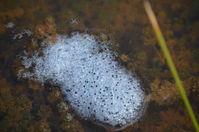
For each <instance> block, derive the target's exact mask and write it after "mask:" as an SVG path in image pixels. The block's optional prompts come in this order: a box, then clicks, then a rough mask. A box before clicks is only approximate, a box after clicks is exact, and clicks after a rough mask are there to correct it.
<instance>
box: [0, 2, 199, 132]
mask: <svg viewBox="0 0 199 132" xmlns="http://www.w3.org/2000/svg"><path fill="white" fill-rule="evenodd" d="M151 4H152V6H153V8H154V11H155V13H156V15H157V18H158V21H159V23H160V26H161V28H162V30H163V33H164V35H165V38H166V40H167V42H168V46H169V48H170V51H171V53H172V56H173V59H174V61H175V64H176V67H177V69H178V71H179V73H180V76H181V78H182V80H183V82H184V85H185V88H186V91H187V93H188V95H189V99H190V102H191V104H192V106H193V109H194V111H195V113H196V116H197V118H199V112H198V110H199V105H198V101H199V68H198V67H199V45H198V42H199V30H198V29H199V16H198V14H199V2H198V0H189V1H188V0H181V1H178V0H167V1H158V0H153V1H151ZM74 31H78V32H86V33H89V34H93V35H96V36H98V39H99V41H107V40H111V41H112V45H111V48H112V50H113V51H114V52H115V53H117V54H118V57H117V59H118V61H119V62H120V63H121V65H123V66H124V67H126V68H127V69H128V70H130V71H132V73H135V74H136V75H137V76H138V77H139V78H141V81H142V83H143V84H142V85H143V89H144V90H145V91H146V93H147V97H146V101H148V108H147V110H146V113H145V114H144V115H143V117H142V118H141V119H140V120H139V121H138V122H137V123H135V124H133V125H131V126H129V127H128V128H126V129H124V130H122V132H193V131H194V128H193V126H192V124H191V121H190V119H189V117H188V115H187V112H186V109H185V107H184V105H183V103H182V101H181V99H180V96H179V93H178V90H177V88H176V86H175V83H174V82H173V79H172V77H171V75H170V72H169V69H168V67H167V65H166V63H165V60H164V57H163V55H162V53H161V51H160V48H159V46H158V44H157V41H156V39H155V37H154V34H153V31H152V29H151V25H150V23H149V21H148V18H147V16H146V14H145V11H144V8H143V1H141V0H123V1H120V0H57V1H54V0H45V1H44V0H29V1H26V0H1V1H0V126H1V127H0V131H1V132H21V131H24V132H27V131H28V132H29V131H30V132H51V131H52V132H106V131H109V130H106V129H104V128H102V127H99V126H97V125H95V124H93V123H91V122H86V121H84V120H82V119H79V117H78V116H77V115H75V113H74V112H73V110H71V109H70V108H68V107H69V106H68V105H67V103H66V102H64V100H63V98H64V97H63V95H62V94H61V92H60V90H59V87H58V86H55V85H52V84H50V83H46V84H44V85H41V84H39V83H36V82H33V81H29V80H26V79H19V78H18V77H17V74H18V73H19V72H24V70H25V69H24V68H23V66H22V65H21V60H20V58H19V56H20V55H23V54H24V51H27V52H29V53H30V55H31V54H32V53H33V52H34V51H35V50H37V49H38V48H39V47H41V42H42V41H43V40H44V39H46V38H50V39H49V41H51V42H55V41H56V34H70V33H71V32H74Z"/></svg>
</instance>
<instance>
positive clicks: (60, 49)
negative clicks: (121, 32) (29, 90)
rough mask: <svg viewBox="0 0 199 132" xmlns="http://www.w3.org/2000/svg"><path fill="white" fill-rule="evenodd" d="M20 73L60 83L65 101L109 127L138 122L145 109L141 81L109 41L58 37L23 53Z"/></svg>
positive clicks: (81, 113) (87, 37)
mask: <svg viewBox="0 0 199 132" xmlns="http://www.w3.org/2000/svg"><path fill="white" fill-rule="evenodd" d="M22 58H23V61H22V64H23V65H24V67H25V68H30V67H32V65H34V67H33V72H26V73H23V74H22V75H21V76H22V77H24V78H29V79H32V80H36V81H39V82H42V83H44V82H45V81H46V80H52V82H53V83H56V84H58V85H59V86H60V88H61V90H62V92H63V94H64V95H65V99H66V101H67V102H68V103H69V104H70V105H71V107H72V108H73V109H74V110H75V111H76V112H77V113H78V114H79V116H80V117H82V118H85V119H87V120H92V121H95V122H97V123H98V124H101V125H102V124H103V125H107V126H110V127H116V126H119V127H126V126H128V125H129V124H132V123H134V122H136V121H137V120H138V119H139V118H140V117H141V115H142V113H143V110H144V106H145V104H144V92H143V91H142V89H141V85H140V82H139V80H138V79H137V78H136V77H135V76H134V75H132V74H131V73H129V72H128V71H127V70H126V69H125V68H123V67H121V66H120V65H119V63H118V62H117V61H116V60H115V57H114V55H113V54H112V53H111V51H110V50H109V48H108V46H107V45H106V44H100V43H99V42H97V41H96V39H95V38H94V37H93V36H91V35H88V34H79V33H75V34H73V35H72V36H70V37H69V36H61V35H60V36H59V37H58V40H57V42H56V43H55V44H53V45H48V46H47V47H43V55H42V56H39V55H38V52H35V54H34V56H32V57H31V58H28V57H27V56H23V57H22Z"/></svg>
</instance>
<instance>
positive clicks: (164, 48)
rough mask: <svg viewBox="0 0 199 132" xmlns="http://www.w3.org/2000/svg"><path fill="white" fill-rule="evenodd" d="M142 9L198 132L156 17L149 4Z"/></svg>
mask: <svg viewBox="0 0 199 132" xmlns="http://www.w3.org/2000/svg"><path fill="white" fill-rule="evenodd" d="M144 7H145V10H146V13H147V15H148V17H149V20H150V22H151V24H152V27H153V30H154V31H155V35H156V38H157V40H158V42H159V45H160V47H161V49H162V52H163V54H164V56H165V58H166V61H167V65H168V66H169V69H170V71H171V73H172V76H173V78H174V80H175V82H176V85H177V87H178V89H179V92H180V95H181V97H182V100H183V102H184V104H185V107H186V109H187V111H188V114H189V116H190V119H191V121H192V123H193V125H194V127H195V130H196V132H199V125H198V122H197V119H196V116H195V114H194V112H193V109H192V107H191V105H190V102H189V99H188V97H187V94H186V92H185V89H184V86H183V84H182V81H181V79H180V77H179V75H178V72H177V70H176V67H175V65H174V62H173V60H172V57H171V54H170V52H169V50H168V47H167V44H166V41H165V39H164V37H163V35H162V32H161V29H160V27H159V25H158V22H157V19H156V16H155V14H154V12H153V10H152V8H151V5H150V3H149V2H148V1H145V2H144Z"/></svg>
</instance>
